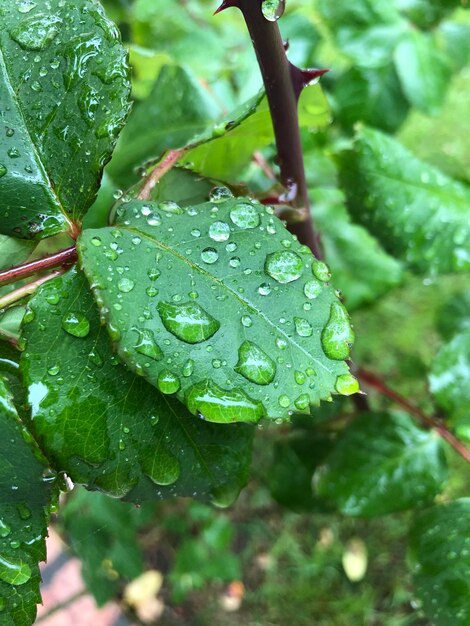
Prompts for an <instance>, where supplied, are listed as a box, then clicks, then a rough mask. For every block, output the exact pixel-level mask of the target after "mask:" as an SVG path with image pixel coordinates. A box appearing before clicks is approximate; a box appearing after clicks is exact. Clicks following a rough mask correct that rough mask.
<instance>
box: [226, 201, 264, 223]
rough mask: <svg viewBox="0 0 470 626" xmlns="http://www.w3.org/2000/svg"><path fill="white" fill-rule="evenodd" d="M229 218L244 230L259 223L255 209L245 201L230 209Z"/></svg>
mask: <svg viewBox="0 0 470 626" xmlns="http://www.w3.org/2000/svg"><path fill="white" fill-rule="evenodd" d="M230 219H231V220H232V222H233V223H234V224H235V225H236V226H238V227H239V228H242V229H244V230H246V229H247V228H256V227H257V226H259V223H260V216H259V213H258V211H257V209H256V208H255V207H254V206H253V205H252V204H247V203H242V204H237V205H236V207H235V208H234V209H232V210H231V211H230Z"/></svg>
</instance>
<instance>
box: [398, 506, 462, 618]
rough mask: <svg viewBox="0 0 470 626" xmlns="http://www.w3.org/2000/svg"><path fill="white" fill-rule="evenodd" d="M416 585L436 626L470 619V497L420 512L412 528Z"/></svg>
mask: <svg viewBox="0 0 470 626" xmlns="http://www.w3.org/2000/svg"><path fill="white" fill-rule="evenodd" d="M410 556H411V560H412V562H413V570H414V572H413V573H414V575H413V579H414V589H415V593H416V595H417V597H418V599H419V600H420V601H421V602H422V608H423V611H424V612H425V613H426V615H427V616H428V617H429V618H430V619H431V620H432V623H433V624H435V626H449V624H452V626H468V624H469V623H470V605H469V603H468V598H469V595H470V499H469V498H462V499H460V500H456V501H455V502H450V503H448V504H444V505H441V506H434V507H432V508H430V509H427V510H425V511H421V512H420V513H418V515H417V517H416V520H415V522H414V524H413V527H412V529H411V536H410Z"/></svg>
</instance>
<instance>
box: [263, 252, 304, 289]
mask: <svg viewBox="0 0 470 626" xmlns="http://www.w3.org/2000/svg"><path fill="white" fill-rule="evenodd" d="M264 269H265V271H266V273H267V274H269V276H271V278H274V280H276V281H277V282H278V283H281V284H286V283H290V282H292V281H294V280H297V279H298V278H300V276H301V275H302V272H303V263H302V259H301V258H300V257H299V255H298V254H296V253H295V252H289V251H286V250H283V251H282V252H273V253H272V254H268V256H267V257H266V262H265V264H264Z"/></svg>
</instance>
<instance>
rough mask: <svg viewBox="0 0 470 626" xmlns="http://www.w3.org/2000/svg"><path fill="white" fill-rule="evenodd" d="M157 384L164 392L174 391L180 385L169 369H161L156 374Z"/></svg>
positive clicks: (170, 392)
mask: <svg viewBox="0 0 470 626" xmlns="http://www.w3.org/2000/svg"><path fill="white" fill-rule="evenodd" d="M157 386H158V388H159V390H160V391H161V392H162V393H164V394H172V393H176V392H177V391H178V389H179V388H180V386H181V383H180V380H179V378H178V376H176V375H175V374H173V372H170V371H169V370H162V371H161V372H160V374H159V375H158V380H157Z"/></svg>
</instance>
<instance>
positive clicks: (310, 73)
mask: <svg viewBox="0 0 470 626" xmlns="http://www.w3.org/2000/svg"><path fill="white" fill-rule="evenodd" d="M329 71H330V70H320V69H317V68H315V67H314V68H311V69H308V70H301V72H302V76H303V78H304V87H306V86H307V85H309V84H310V83H311V82H313V81H314V80H316V79H317V78H320V77H321V76H323V74H326V73H327V72H329Z"/></svg>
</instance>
